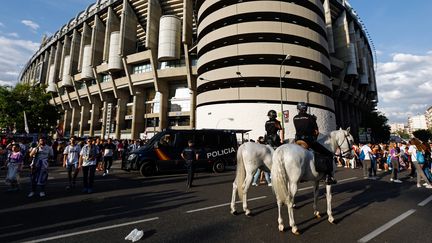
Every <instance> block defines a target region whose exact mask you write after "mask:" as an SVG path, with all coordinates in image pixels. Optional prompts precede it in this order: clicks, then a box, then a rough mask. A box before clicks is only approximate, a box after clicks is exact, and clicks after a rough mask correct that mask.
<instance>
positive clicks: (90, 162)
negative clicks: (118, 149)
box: [78, 138, 99, 193]
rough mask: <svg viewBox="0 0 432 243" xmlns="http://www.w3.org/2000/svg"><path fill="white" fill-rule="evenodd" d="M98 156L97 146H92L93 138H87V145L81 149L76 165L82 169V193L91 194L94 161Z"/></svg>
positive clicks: (94, 170) (94, 171)
mask: <svg viewBox="0 0 432 243" xmlns="http://www.w3.org/2000/svg"><path fill="white" fill-rule="evenodd" d="M98 154H99V150H98V146H97V145H96V144H93V138H88V139H87V144H86V145H84V147H83V148H82V149H81V152H80V158H79V165H78V168H82V170H83V185H84V188H83V192H84V193H93V183H94V176H95V173H96V159H97V156H98Z"/></svg>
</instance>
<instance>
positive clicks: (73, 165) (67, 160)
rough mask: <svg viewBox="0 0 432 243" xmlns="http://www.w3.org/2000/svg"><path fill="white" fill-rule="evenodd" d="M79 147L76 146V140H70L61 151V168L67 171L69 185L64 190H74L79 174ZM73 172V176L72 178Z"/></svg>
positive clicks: (73, 138) (72, 138)
mask: <svg viewBox="0 0 432 243" xmlns="http://www.w3.org/2000/svg"><path fill="white" fill-rule="evenodd" d="M80 151H81V147H80V146H79V145H78V144H77V141H76V138H75V137H71V138H70V144H69V145H68V146H67V147H66V148H65V150H64V151H63V167H65V168H66V169H67V173H68V179H69V185H68V186H66V190H70V189H71V188H75V184H76V183H75V182H76V178H77V176H78V173H79V169H78V160H79V154H80ZM72 172H73V176H72Z"/></svg>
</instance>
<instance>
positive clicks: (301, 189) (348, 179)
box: [186, 177, 358, 213]
mask: <svg viewBox="0 0 432 243" xmlns="http://www.w3.org/2000/svg"><path fill="white" fill-rule="evenodd" d="M357 178H358V177H351V178H347V179H342V180H340V181H339V182H344V181H350V180H355V179H357ZM312 188H313V187H311V186H309V187H304V188H300V189H298V191H305V190H309V189H312ZM266 197H267V196H262V197H255V198H251V199H248V201H255V200H259V199H264V198H266ZM240 202H241V201H236V203H240ZM230 204H231V203H224V204H219V205H215V206H209V207H205V208H199V209H193V210H189V211H186V213H194V212H199V211H204V210H207V209H213V208H220V207H225V206H228V205H230Z"/></svg>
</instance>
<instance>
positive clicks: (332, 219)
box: [328, 218, 336, 224]
mask: <svg viewBox="0 0 432 243" xmlns="http://www.w3.org/2000/svg"><path fill="white" fill-rule="evenodd" d="M328 221H329V223H330V224H336V222H335V220H334V218H329V219H328Z"/></svg>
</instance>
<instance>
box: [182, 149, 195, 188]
mask: <svg viewBox="0 0 432 243" xmlns="http://www.w3.org/2000/svg"><path fill="white" fill-rule="evenodd" d="M181 156H182V158H183V159H184V160H185V161H186V168H187V171H188V177H187V187H188V188H191V187H192V181H193V178H194V173H195V168H194V162H195V160H196V159H197V153H196V151H195V149H194V147H193V142H192V141H188V147H186V148H185V149H184V150H183V152H182V153H181Z"/></svg>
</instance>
